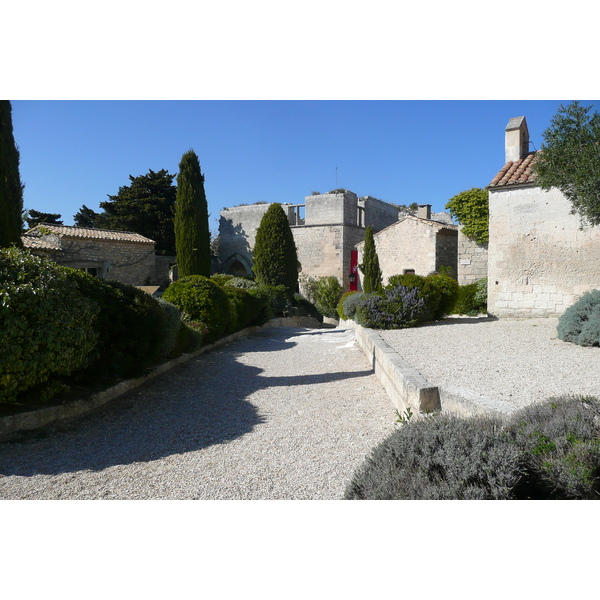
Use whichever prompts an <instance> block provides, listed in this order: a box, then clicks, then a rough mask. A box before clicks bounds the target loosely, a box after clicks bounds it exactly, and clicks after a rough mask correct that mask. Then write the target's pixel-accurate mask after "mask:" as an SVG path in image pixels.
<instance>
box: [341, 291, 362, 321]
mask: <svg viewBox="0 0 600 600" xmlns="http://www.w3.org/2000/svg"><path fill="white" fill-rule="evenodd" d="M365 298H366V294H365V293H363V292H355V293H354V294H352V295H348V296H347V297H346V298H345V300H344V303H343V307H344V314H345V315H346V317H348V319H354V318H355V316H356V309H357V308H358V307H359V306H360V305H361V304H362V303H363V302H364V301H365Z"/></svg>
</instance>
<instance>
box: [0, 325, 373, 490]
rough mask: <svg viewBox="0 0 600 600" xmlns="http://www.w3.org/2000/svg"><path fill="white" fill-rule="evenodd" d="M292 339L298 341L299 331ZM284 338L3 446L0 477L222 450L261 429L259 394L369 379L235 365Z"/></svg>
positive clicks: (205, 359)
mask: <svg viewBox="0 0 600 600" xmlns="http://www.w3.org/2000/svg"><path fill="white" fill-rule="evenodd" d="M293 333H294V334H303V332H302V331H301V330H300V331H299V330H295V331H294V332H293ZM329 333H331V331H330V332H329ZM286 337H288V338H289V337H290V331H287V332H286V331H281V332H279V333H277V334H276V335H271V336H263V337H262V339H261V337H260V336H256V337H255V336H252V338H251V339H247V340H243V339H242V340H239V341H238V342H237V343H235V344H231V345H230V346H223V347H219V348H216V349H214V350H212V351H210V352H207V353H206V354H203V355H200V356H199V357H198V358H196V359H193V360H190V361H189V362H187V363H185V364H183V365H180V366H178V367H175V368H174V369H172V370H171V371H169V372H167V373H165V374H164V375H161V376H159V377H157V378H155V379H152V380H150V381H148V382H146V383H145V384H144V385H142V386H141V387H139V388H137V390H135V391H132V392H130V393H129V394H127V395H125V396H123V397H121V398H119V399H117V400H114V401H113V402H111V403H109V404H107V405H106V406H105V407H103V408H102V409H99V410H98V411H95V412H94V413H90V414H88V415H85V416H82V417H80V418H78V419H75V420H71V421H69V422H62V423H59V424H56V425H54V426H52V427H48V428H46V429H43V430H39V431H32V432H23V433H21V434H19V435H18V437H17V438H15V439H14V440H13V441H10V442H4V443H0V474H3V475H20V476H26V477H27V476H33V475H37V474H47V475H57V474H60V473H73V472H77V471H82V470H90V471H100V470H102V469H105V468H107V467H111V466H116V465H128V464H132V463H135V462H149V461H153V460H157V459H160V458H163V457H167V456H172V455H177V454H183V453H186V452H193V451H195V450H199V449H202V448H207V447H209V446H212V445H215V444H224V443H227V442H229V441H231V440H234V439H236V438H239V437H241V436H243V435H245V434H247V433H250V432H251V431H252V430H253V429H254V428H255V427H257V426H260V424H261V423H265V422H266V419H265V417H264V416H263V415H261V414H259V413H258V411H257V409H256V407H255V406H254V405H253V404H252V403H251V402H249V401H248V400H247V399H246V398H248V397H249V396H250V395H251V394H253V393H254V392H256V391H258V390H261V389H266V388H273V387H279V386H282V387H290V386H299V385H309V384H315V383H326V382H331V381H337V380H343V379H348V378H351V377H352V378H354V377H365V376H368V375H370V374H371V370H365V371H360V372H338V373H324V374H315V375H307V376H302V375H297V376H280V377H261V376H260V374H261V373H262V369H260V368H257V367H253V366H249V365H245V364H242V363H241V362H239V361H238V360H237V358H236V357H238V356H241V355H243V354H245V353H246V352H250V351H266V350H274V349H285V348H290V347H292V346H294V345H295V343H294V342H289V341H285V338H286ZM261 346H262V347H261ZM0 498H2V481H1V480H0Z"/></svg>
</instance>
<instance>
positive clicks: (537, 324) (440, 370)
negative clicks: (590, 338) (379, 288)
mask: <svg viewBox="0 0 600 600" xmlns="http://www.w3.org/2000/svg"><path fill="white" fill-rule="evenodd" d="M557 324H558V319H556V318H554V319H500V320H495V319H477V318H454V319H446V320H444V321H440V322H438V323H431V324H426V325H424V326H422V327H415V328H412V329H399V330H393V331H380V334H381V337H382V338H383V339H384V340H385V341H386V342H387V343H388V344H389V345H390V346H391V347H392V348H394V349H395V350H396V352H397V353H398V354H399V355H400V356H402V357H403V358H404V360H406V361H407V362H408V363H409V364H410V365H411V366H413V367H414V368H415V369H417V371H419V372H420V373H421V375H423V377H425V379H427V380H428V381H429V383H431V384H432V385H436V386H439V387H440V388H442V387H443V388H446V389H448V390H449V391H452V392H454V393H457V394H459V395H462V396H464V397H468V398H471V399H472V400H473V401H474V402H477V401H478V400H479V401H481V400H482V399H493V400H498V401H501V402H503V403H505V404H506V406H507V407H510V408H511V409H513V410H516V409H518V408H522V407H523V406H526V405H527V404H531V403H533V402H540V401H543V400H545V399H546V398H549V397H551V396H556V395H561V394H583V395H586V394H589V395H593V396H598V397H600V348H597V347H591V348H590V347H582V346H578V345H576V344H570V343H567V342H562V341H561V340H559V339H558V338H557V336H556V326H557Z"/></svg>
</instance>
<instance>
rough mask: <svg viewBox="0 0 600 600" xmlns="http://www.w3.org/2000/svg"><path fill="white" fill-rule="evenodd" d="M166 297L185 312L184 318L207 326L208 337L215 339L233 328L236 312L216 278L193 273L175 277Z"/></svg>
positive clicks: (165, 294)
mask: <svg viewBox="0 0 600 600" xmlns="http://www.w3.org/2000/svg"><path fill="white" fill-rule="evenodd" d="M163 298H164V299H165V300H167V301H168V302H172V303H173V304H175V306H177V308H179V310H180V311H181V312H182V314H183V317H184V319H187V320H190V321H195V322H200V323H203V324H204V325H205V326H206V337H205V339H206V341H208V342H214V341H216V340H218V339H219V338H221V337H223V335H225V334H226V332H227V331H228V330H229V329H230V328H231V326H232V322H233V321H234V316H235V315H234V314H233V310H232V306H231V303H230V301H229V298H228V297H227V294H226V293H225V292H224V291H223V289H222V288H221V287H220V286H218V285H217V284H216V283H215V282H214V281H211V280H210V279H209V278H208V277H204V276H202V275H190V276H188V277H182V278H181V279H178V280H177V281H174V282H173V283H172V284H171V285H169V287H168V288H167V289H166V290H165V292H164V294H163Z"/></svg>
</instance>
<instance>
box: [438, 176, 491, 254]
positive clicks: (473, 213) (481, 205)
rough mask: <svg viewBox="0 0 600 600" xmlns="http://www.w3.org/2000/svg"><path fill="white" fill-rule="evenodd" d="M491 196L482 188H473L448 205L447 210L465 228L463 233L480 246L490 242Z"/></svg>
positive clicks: (449, 201)
mask: <svg viewBox="0 0 600 600" xmlns="http://www.w3.org/2000/svg"><path fill="white" fill-rule="evenodd" d="M488 196H489V194H488V192H487V190H483V189H481V188H471V189H470V190H465V191H464V192H461V193H460V194H457V195H456V196H453V197H452V198H450V200H448V202H447V203H446V209H447V210H449V211H450V214H451V215H452V216H453V217H454V218H455V219H456V220H457V221H458V222H459V223H460V224H461V225H462V226H463V228H462V232H463V233H464V234H465V235H466V236H467V237H470V238H473V239H474V240H475V241H476V242H477V243H478V244H485V243H486V242H487V241H488V240H489V237H490V235H489V226H490V212H489V205H490V203H489V198H488Z"/></svg>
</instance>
